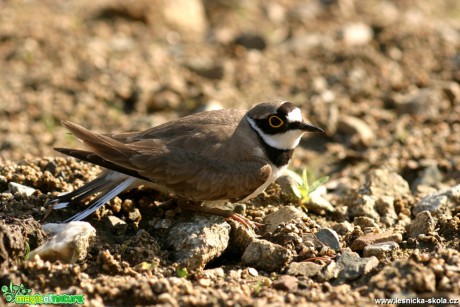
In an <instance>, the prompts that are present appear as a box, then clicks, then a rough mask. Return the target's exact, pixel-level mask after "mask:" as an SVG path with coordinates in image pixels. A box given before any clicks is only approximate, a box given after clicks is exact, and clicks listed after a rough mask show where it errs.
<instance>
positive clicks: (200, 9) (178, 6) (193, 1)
mask: <svg viewBox="0 0 460 307" xmlns="http://www.w3.org/2000/svg"><path fill="white" fill-rule="evenodd" d="M164 4H165V5H164V8H163V14H164V16H165V18H166V20H167V21H168V22H169V24H171V25H172V26H173V28H176V29H177V30H179V31H181V32H184V33H187V36H190V35H191V34H195V35H197V37H203V36H204V35H205V33H206V31H207V29H208V24H207V21H206V13H205V9H204V6H203V3H202V2H201V1H199V0H168V1H165V2H164Z"/></svg>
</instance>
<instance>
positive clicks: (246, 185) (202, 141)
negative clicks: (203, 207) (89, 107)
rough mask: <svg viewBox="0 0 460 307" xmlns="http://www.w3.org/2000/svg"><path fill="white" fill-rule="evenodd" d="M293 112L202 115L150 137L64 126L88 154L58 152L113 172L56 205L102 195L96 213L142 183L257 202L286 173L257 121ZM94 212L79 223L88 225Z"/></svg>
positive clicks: (191, 195)
mask: <svg viewBox="0 0 460 307" xmlns="http://www.w3.org/2000/svg"><path fill="white" fill-rule="evenodd" d="M281 107H282V108H283V109H282V108H281ZM293 109H294V107H293V105H292V104H290V103H284V104H280V103H266V104H259V105H257V106H256V107H255V108H253V109H252V110H250V111H249V112H245V111H242V110H228V109H227V110H217V111H209V112H202V113H197V114H193V115H190V116H186V117H183V118H181V119H178V120H175V121H171V122H168V123H165V124H163V125H159V126H156V127H153V128H151V129H148V130H145V131H141V132H135V133H121V134H98V133H95V132H92V131H89V130H87V129H85V128H83V127H81V126H79V125H76V124H74V123H71V122H69V121H63V122H62V123H63V125H64V126H66V127H67V128H68V129H69V131H70V132H72V133H73V134H74V135H75V136H76V137H77V138H78V139H80V140H81V141H82V142H83V143H84V144H85V146H86V147H87V148H88V150H75V149H66V148H56V150H57V151H59V152H62V153H64V154H67V155H70V156H74V157H76V158H79V159H82V160H85V161H88V162H91V163H94V164H97V165H100V166H103V167H105V168H107V169H108V171H105V172H104V173H102V174H101V175H100V176H99V177H98V179H96V180H95V181H94V183H93V184H92V183H91V182H90V183H88V184H87V185H85V186H83V187H82V188H80V189H79V190H77V191H74V192H71V193H68V194H64V195H62V196H59V197H58V198H57V199H56V200H55V203H56V204H57V206H56V207H57V208H63V207H65V206H66V205H67V204H69V203H72V202H74V201H75V200H78V201H80V200H82V199H83V198H85V197H87V196H89V195H91V194H94V193H97V192H101V195H100V198H99V200H100V201H98V202H97V203H96V204H93V205H91V207H90V208H89V209H87V210H89V211H90V213H91V212H93V211H94V210H96V209H97V207H99V206H100V205H102V204H103V203H102V202H104V203H105V202H106V201H108V199H109V197H110V198H113V197H114V196H113V194H115V193H117V192H118V190H120V189H122V188H123V189H126V188H127V187H132V186H136V185H139V184H147V185H150V186H153V187H154V188H157V189H160V190H163V191H170V192H173V193H174V194H176V195H177V196H180V197H182V198H185V199H187V200H191V201H195V202H197V201H198V202H202V201H205V202H207V201H218V200H231V201H236V200H242V199H245V198H247V197H249V196H251V197H252V196H255V195H252V194H254V193H255V192H257V191H258V190H259V189H261V188H263V189H265V187H266V185H268V183H269V181H270V182H272V181H273V180H275V179H276V177H278V176H279V174H278V173H277V172H278V167H276V166H274V165H273V163H272V161H270V159H269V158H268V157H267V144H265V142H264V139H266V138H270V135H265V134H264V133H262V132H258V131H257V129H256V130H255V129H254V127H252V126H251V125H254V124H253V123H252V124H251V122H250V121H251V120H258V121H261V120H263V119H264V118H266V117H268V116H270V115H271V114H275V113H277V112H278V113H280V112H281V111H282V110H285V112H284V113H286V114H288V113H289V112H290V111H291V110H293ZM281 113H282V112H281ZM281 113H280V114H281ZM284 113H283V114H284ZM286 114H285V115H284V116H286ZM299 114H300V111H299ZM279 116H282V115H279ZM284 120H285V121H286V122H287V121H288V120H287V119H286V118H284ZM296 125H304V126H303V127H307V128H295V129H297V130H299V129H302V130H305V131H316V130H308V129H318V130H320V129H319V128H315V127H313V126H309V125H307V124H304V123H299V122H296ZM292 130H294V128H292ZM297 130H296V131H297ZM299 131H300V130H299ZM302 133H303V132H300V133H299V139H300V136H301V135H302ZM297 143H298V142H297ZM295 145H297V144H295ZM295 145H294V147H295ZM264 148H265V149H264ZM268 148H271V147H270V146H269V147H268ZM277 150H278V151H282V152H283V153H284V154H286V153H288V155H285V156H286V157H287V159H289V158H290V155H291V154H292V150H293V148H292V149H291V148H289V149H276V148H275V153H276V151H277ZM272 154H273V153H272ZM286 163H287V162H286ZM275 172H276V174H275ZM133 177H134V178H135V179H134V178H133ZM118 193H119V192H118ZM118 193H117V194H118ZM104 195H106V196H104ZM115 196H116V195H115ZM87 213H88V212H86V213H85V214H80V215H77V216H76V217H74V218H72V219H76V220H78V219H83V218H84V217H86V216H87V215H88V214H87Z"/></svg>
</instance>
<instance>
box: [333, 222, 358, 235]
mask: <svg viewBox="0 0 460 307" xmlns="http://www.w3.org/2000/svg"><path fill="white" fill-rule="evenodd" d="M333 228H334V231H336V232H337V234H339V235H341V236H345V235H347V234H349V233H350V232H352V231H353V225H352V224H351V223H350V222H348V221H344V222H342V223H338V224H335V225H334V226H333Z"/></svg>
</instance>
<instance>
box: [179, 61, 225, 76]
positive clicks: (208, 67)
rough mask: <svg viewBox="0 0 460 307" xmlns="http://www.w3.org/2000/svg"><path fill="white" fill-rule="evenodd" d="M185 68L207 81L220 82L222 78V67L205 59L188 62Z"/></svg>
mask: <svg viewBox="0 0 460 307" xmlns="http://www.w3.org/2000/svg"><path fill="white" fill-rule="evenodd" d="M185 66H186V67H187V68H188V69H190V70H191V71H193V72H195V73H196V74H198V75H200V76H202V77H205V78H207V79H211V80H213V79H214V80H220V79H222V78H223V77H224V67H223V65H222V64H221V63H217V62H213V61H211V60H209V59H206V58H202V59H196V60H194V61H189V62H188V63H187V64H186V65H185Z"/></svg>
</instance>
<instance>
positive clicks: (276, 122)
mask: <svg viewBox="0 0 460 307" xmlns="http://www.w3.org/2000/svg"><path fill="white" fill-rule="evenodd" d="M268 124H269V125H270V127H272V128H279V127H281V126H282V125H284V121H283V120H282V119H281V118H279V117H278V116H276V115H272V116H270V118H269V119H268Z"/></svg>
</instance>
